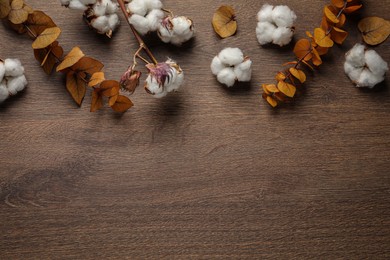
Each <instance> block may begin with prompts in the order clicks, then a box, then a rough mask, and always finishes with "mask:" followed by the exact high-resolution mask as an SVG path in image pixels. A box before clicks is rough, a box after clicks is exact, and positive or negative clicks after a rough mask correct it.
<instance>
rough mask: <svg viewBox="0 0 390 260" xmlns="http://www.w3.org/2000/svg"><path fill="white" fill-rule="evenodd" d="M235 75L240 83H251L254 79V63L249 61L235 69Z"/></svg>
mask: <svg viewBox="0 0 390 260" xmlns="http://www.w3.org/2000/svg"><path fill="white" fill-rule="evenodd" d="M234 74H235V75H236V78H237V80H238V81H250V80H251V77H252V61H251V60H250V59H247V60H246V61H244V62H243V63H240V64H238V65H237V66H235V67H234Z"/></svg>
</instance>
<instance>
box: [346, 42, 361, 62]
mask: <svg viewBox="0 0 390 260" xmlns="http://www.w3.org/2000/svg"><path fill="white" fill-rule="evenodd" d="M364 52H365V47H364V45H362V44H359V43H357V44H355V46H353V48H352V49H351V50H349V51H348V52H347V54H346V56H345V57H346V61H347V62H349V63H351V64H353V65H354V66H355V67H363V66H364V64H365V58H364Z"/></svg>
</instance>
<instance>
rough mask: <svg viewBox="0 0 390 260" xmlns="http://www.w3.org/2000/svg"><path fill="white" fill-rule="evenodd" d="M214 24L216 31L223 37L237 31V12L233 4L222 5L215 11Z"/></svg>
mask: <svg viewBox="0 0 390 260" xmlns="http://www.w3.org/2000/svg"><path fill="white" fill-rule="evenodd" d="M212 25H213V28H214V31H215V32H216V33H217V34H218V35H219V36H220V37H221V38H227V37H229V36H232V35H233V34H235V33H236V31H237V22H236V20H235V12H234V9H233V8H232V7H231V6H228V5H222V6H221V7H219V8H218V10H217V11H216V12H215V13H214V16H213V20H212Z"/></svg>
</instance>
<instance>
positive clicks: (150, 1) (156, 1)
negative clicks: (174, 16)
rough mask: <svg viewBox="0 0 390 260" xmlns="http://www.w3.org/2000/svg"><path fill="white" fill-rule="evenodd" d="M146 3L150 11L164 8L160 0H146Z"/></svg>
mask: <svg viewBox="0 0 390 260" xmlns="http://www.w3.org/2000/svg"><path fill="white" fill-rule="evenodd" d="M144 2H145V4H146V7H147V8H148V10H149V11H150V10H153V9H161V8H163V4H162V3H161V1H160V0H144Z"/></svg>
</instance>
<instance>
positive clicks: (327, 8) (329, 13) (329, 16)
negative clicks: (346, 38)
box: [324, 5, 340, 24]
mask: <svg viewBox="0 0 390 260" xmlns="http://www.w3.org/2000/svg"><path fill="white" fill-rule="evenodd" d="M332 7H333V6H329V5H327V6H325V7H324V15H325V17H326V19H328V21H330V22H332V23H334V24H337V23H339V22H340V20H339V19H338V18H337V16H336V14H334V13H333V12H332V11H333V10H332Z"/></svg>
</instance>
